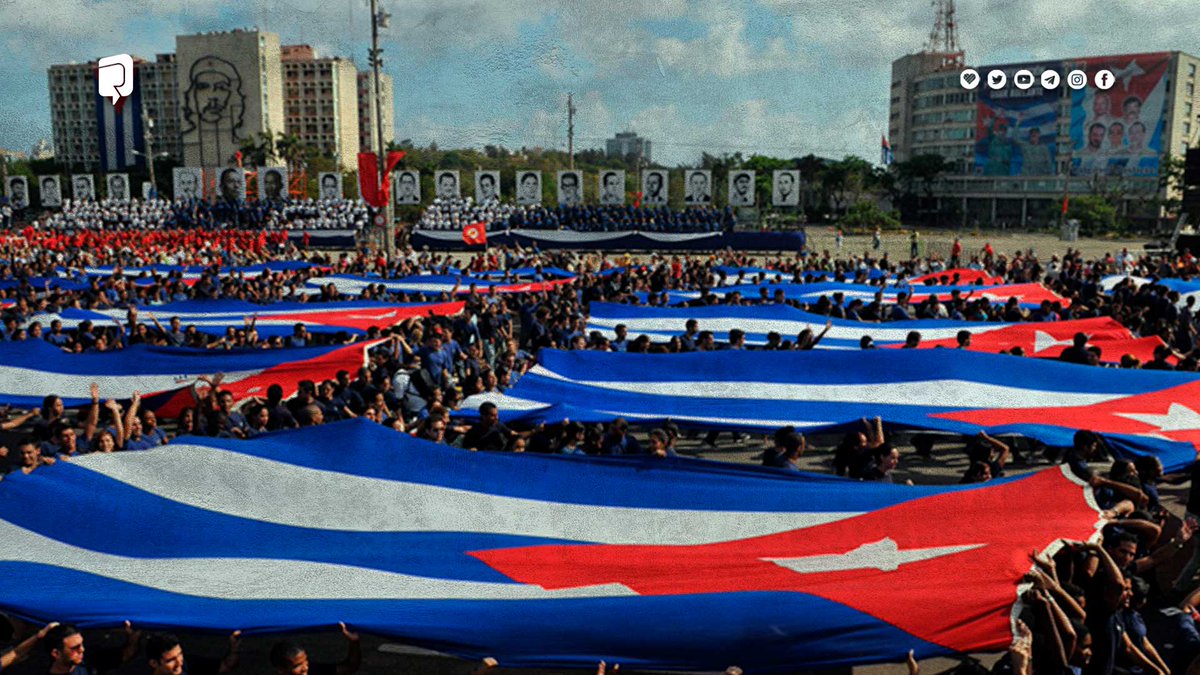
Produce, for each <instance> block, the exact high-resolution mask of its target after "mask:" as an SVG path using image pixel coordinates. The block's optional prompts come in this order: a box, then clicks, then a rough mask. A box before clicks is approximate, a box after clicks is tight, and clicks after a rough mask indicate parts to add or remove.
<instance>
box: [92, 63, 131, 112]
mask: <svg viewBox="0 0 1200 675" xmlns="http://www.w3.org/2000/svg"><path fill="white" fill-rule="evenodd" d="M96 90H97V91H98V92H99V93H100V95H101V96H103V97H104V98H111V99H112V103H113V105H117V103H118V102H119V101H120V100H121V97H122V96H129V95H130V94H132V93H133V57H132V56H130V55H128V54H115V55H113V56H106V57H104V58H102V59H100V62H99V63H98V64H97V65H96Z"/></svg>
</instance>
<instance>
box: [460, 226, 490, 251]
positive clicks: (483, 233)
mask: <svg viewBox="0 0 1200 675" xmlns="http://www.w3.org/2000/svg"><path fill="white" fill-rule="evenodd" d="M462 238H463V242H464V243H465V244H466V245H467V246H487V223H472V224H471V225H468V226H466V227H464V228H463V231H462Z"/></svg>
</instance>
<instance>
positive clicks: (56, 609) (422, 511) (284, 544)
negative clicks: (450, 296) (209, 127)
mask: <svg viewBox="0 0 1200 675" xmlns="http://www.w3.org/2000/svg"><path fill="white" fill-rule="evenodd" d="M330 438H337V439H338V442H337V448H336V449H334V448H331V447H330V445H329V439H330ZM851 487H853V489H849V488H851ZM731 497H732V498H731ZM79 514H88V519H89V520H90V521H92V522H97V523H104V527H81V526H80V525H79V519H78V515H79ZM1099 517H1100V516H1099V513H1098V511H1097V509H1096V507H1095V506H1094V505H1093V504H1092V503H1091V502H1090V500H1089V498H1088V490H1087V488H1086V487H1084V486H1082V485H1081V484H1079V483H1078V482H1076V481H1075V480H1073V479H1072V478H1071V477H1070V476H1068V475H1067V474H1065V473H1064V472H1062V471H1060V470H1059V469H1049V470H1045V471H1042V472H1039V473H1035V474H1030V475H1026V476H1022V477H1020V478H1014V479H1005V480H999V481H993V482H992V483H988V484H984V485H979V486H953V487H906V486H893V485H882V484H872V485H863V484H857V485H853V486H852V485H850V484H848V483H847V482H845V481H844V480H841V479H836V478H831V477H826V476H816V475H797V474H788V473H785V472H782V471H779V470H775V469H764V468H760V467H749V466H735V465H730V464H723V463H716V462H702V461H699V460H691V459H660V460H655V459H653V458H649V457H646V458H630V459H628V460H622V459H620V458H617V459H613V458H585V457H564V456H553V455H532V454H517V455H514V454H500V453H496V454H491V453H467V452H465V451H462V450H458V449H455V448H450V447H446V446H434V445H432V444H428V443H426V442H423V441H418V440H415V439H413V438H411V437H409V436H406V435H403V434H397V433H396V432H394V431H391V430H389V429H386V428H384V427H382V426H380V425H377V424H373V423H370V422H366V421H362V420H354V421H349V422H341V423H338V424H337V425H331V426H326V427H324V428H321V429H309V430H299V431H292V432H282V433H278V434H273V435H268V436H265V437H263V438H261V439H256V440H254V441H235V440H220V439H211V438H190V437H189V438H184V439H180V440H177V441H176V442H173V443H172V444H171V445H170V446H167V447H163V448H156V449H153V450H149V451H144V452H126V453H114V454H108V455H101V454H92V455H85V456H81V457H77V458H73V459H72V460H71V461H70V462H59V463H58V464H55V465H54V466H50V467H45V468H42V469H38V470H37V471H35V472H34V473H32V474H30V475H28V476H26V475H22V474H17V475H12V476H9V477H7V478H6V479H5V480H4V481H3V482H0V540H2V541H4V546H3V547H0V577H2V578H3V579H4V586H3V588H4V592H3V593H0V609H3V610H5V611H8V612H11V613H14V614H16V615H17V616H21V617H23V618H26V619H30V620H34V621H46V620H50V619H54V620H58V621H64V622H74V623H77V624H80V625H83V626H108V625H119V624H120V622H122V621H124V620H126V619H129V620H131V621H133V622H134V623H135V624H138V625H141V626H145V627H148V628H169V629H201V630H209V629H211V630H223V631H227V630H231V629H234V628H240V629H242V630H244V631H246V632H248V633H263V632H277V631H302V630H308V629H310V628H313V627H319V626H329V625H332V624H334V623H336V622H337V621H345V622H346V623H347V624H349V625H350V626H352V627H353V628H355V629H359V630H365V631H370V632H373V633H378V634H382V635H386V636H390V637H394V638H397V639H400V640H403V641H406V642H411V643H415V644H417V645H422V646H426V647H431V648H434V649H438V650H441V651H448V652H453V653H456V654H460V655H462V656H465V657H475V658H479V657H482V656H494V657H496V658H498V659H499V661H500V662H501V663H504V664H506V665H509V666H515V667H534V666H543V667H571V666H574V667H586V666H588V665H592V664H594V663H595V662H596V661H598V660H600V659H605V660H608V661H610V662H614V661H615V662H619V663H621V664H622V665H625V666H627V667H634V668H641V669H652V668H664V669H684V670H719V669H721V668H723V667H725V666H727V665H730V664H734V663H736V664H738V665H740V666H742V667H744V668H753V669H756V670H764V671H767V670H789V671H794V670H797V669H800V670H808V669H817V668H824V667H831V666H841V665H850V664H860V663H877V662H884V661H893V662H894V661H896V660H898V659H902V658H903V657H904V654H905V653H906V652H907V651H908V650H909V649H914V650H915V651H916V656H917V658H926V657H930V656H935V655H944V654H949V653H952V652H958V651H963V652H972V651H982V650H999V649H1003V648H1004V647H1005V646H1006V645H1008V644H1009V642H1010V641H1011V620H1012V614H1013V604H1014V602H1015V601H1016V599H1017V595H1018V584H1019V582H1020V579H1021V576H1022V575H1023V574H1025V573H1026V572H1028V570H1029V568H1030V562H1029V559H1028V554H1029V552H1030V551H1031V550H1046V549H1048V548H1052V547H1053V546H1054V545H1055V541H1056V540H1057V539H1058V538H1059V537H1064V538H1068V539H1080V540H1082V539H1088V538H1089V537H1090V536H1092V535H1094V534H1095V532H1096V528H1097V526H1098V524H1099V522H1098V521H1099ZM934 524H936V525H934ZM964 589H966V591H964Z"/></svg>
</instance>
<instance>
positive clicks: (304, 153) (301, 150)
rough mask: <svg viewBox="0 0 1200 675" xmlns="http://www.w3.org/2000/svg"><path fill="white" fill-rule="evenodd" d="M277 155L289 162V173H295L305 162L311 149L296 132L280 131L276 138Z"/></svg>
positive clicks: (286, 162)
mask: <svg viewBox="0 0 1200 675" xmlns="http://www.w3.org/2000/svg"><path fill="white" fill-rule="evenodd" d="M275 149H276V151H277V156H278V157H280V158H282V159H283V161H284V163H285V164H287V168H288V173H289V174H295V173H296V170H297V169H298V168H299V167H301V166H303V165H304V164H305V159H307V157H308V154H309V152H310V149H309V147H308V146H307V145H305V143H304V141H302V140H300V137H299V136H297V135H296V134H288V133H284V132H282V131H281V132H279V135H278V136H277V137H276V140H275Z"/></svg>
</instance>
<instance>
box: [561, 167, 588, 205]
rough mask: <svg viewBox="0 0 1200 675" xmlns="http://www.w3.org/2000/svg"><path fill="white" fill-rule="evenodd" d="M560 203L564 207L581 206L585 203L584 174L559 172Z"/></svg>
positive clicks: (580, 172) (579, 172)
mask: <svg viewBox="0 0 1200 675" xmlns="http://www.w3.org/2000/svg"><path fill="white" fill-rule="evenodd" d="M558 203H559V204H561V205H562V206H579V205H580V204H582V203H583V172H582V171H559V172H558Z"/></svg>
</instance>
